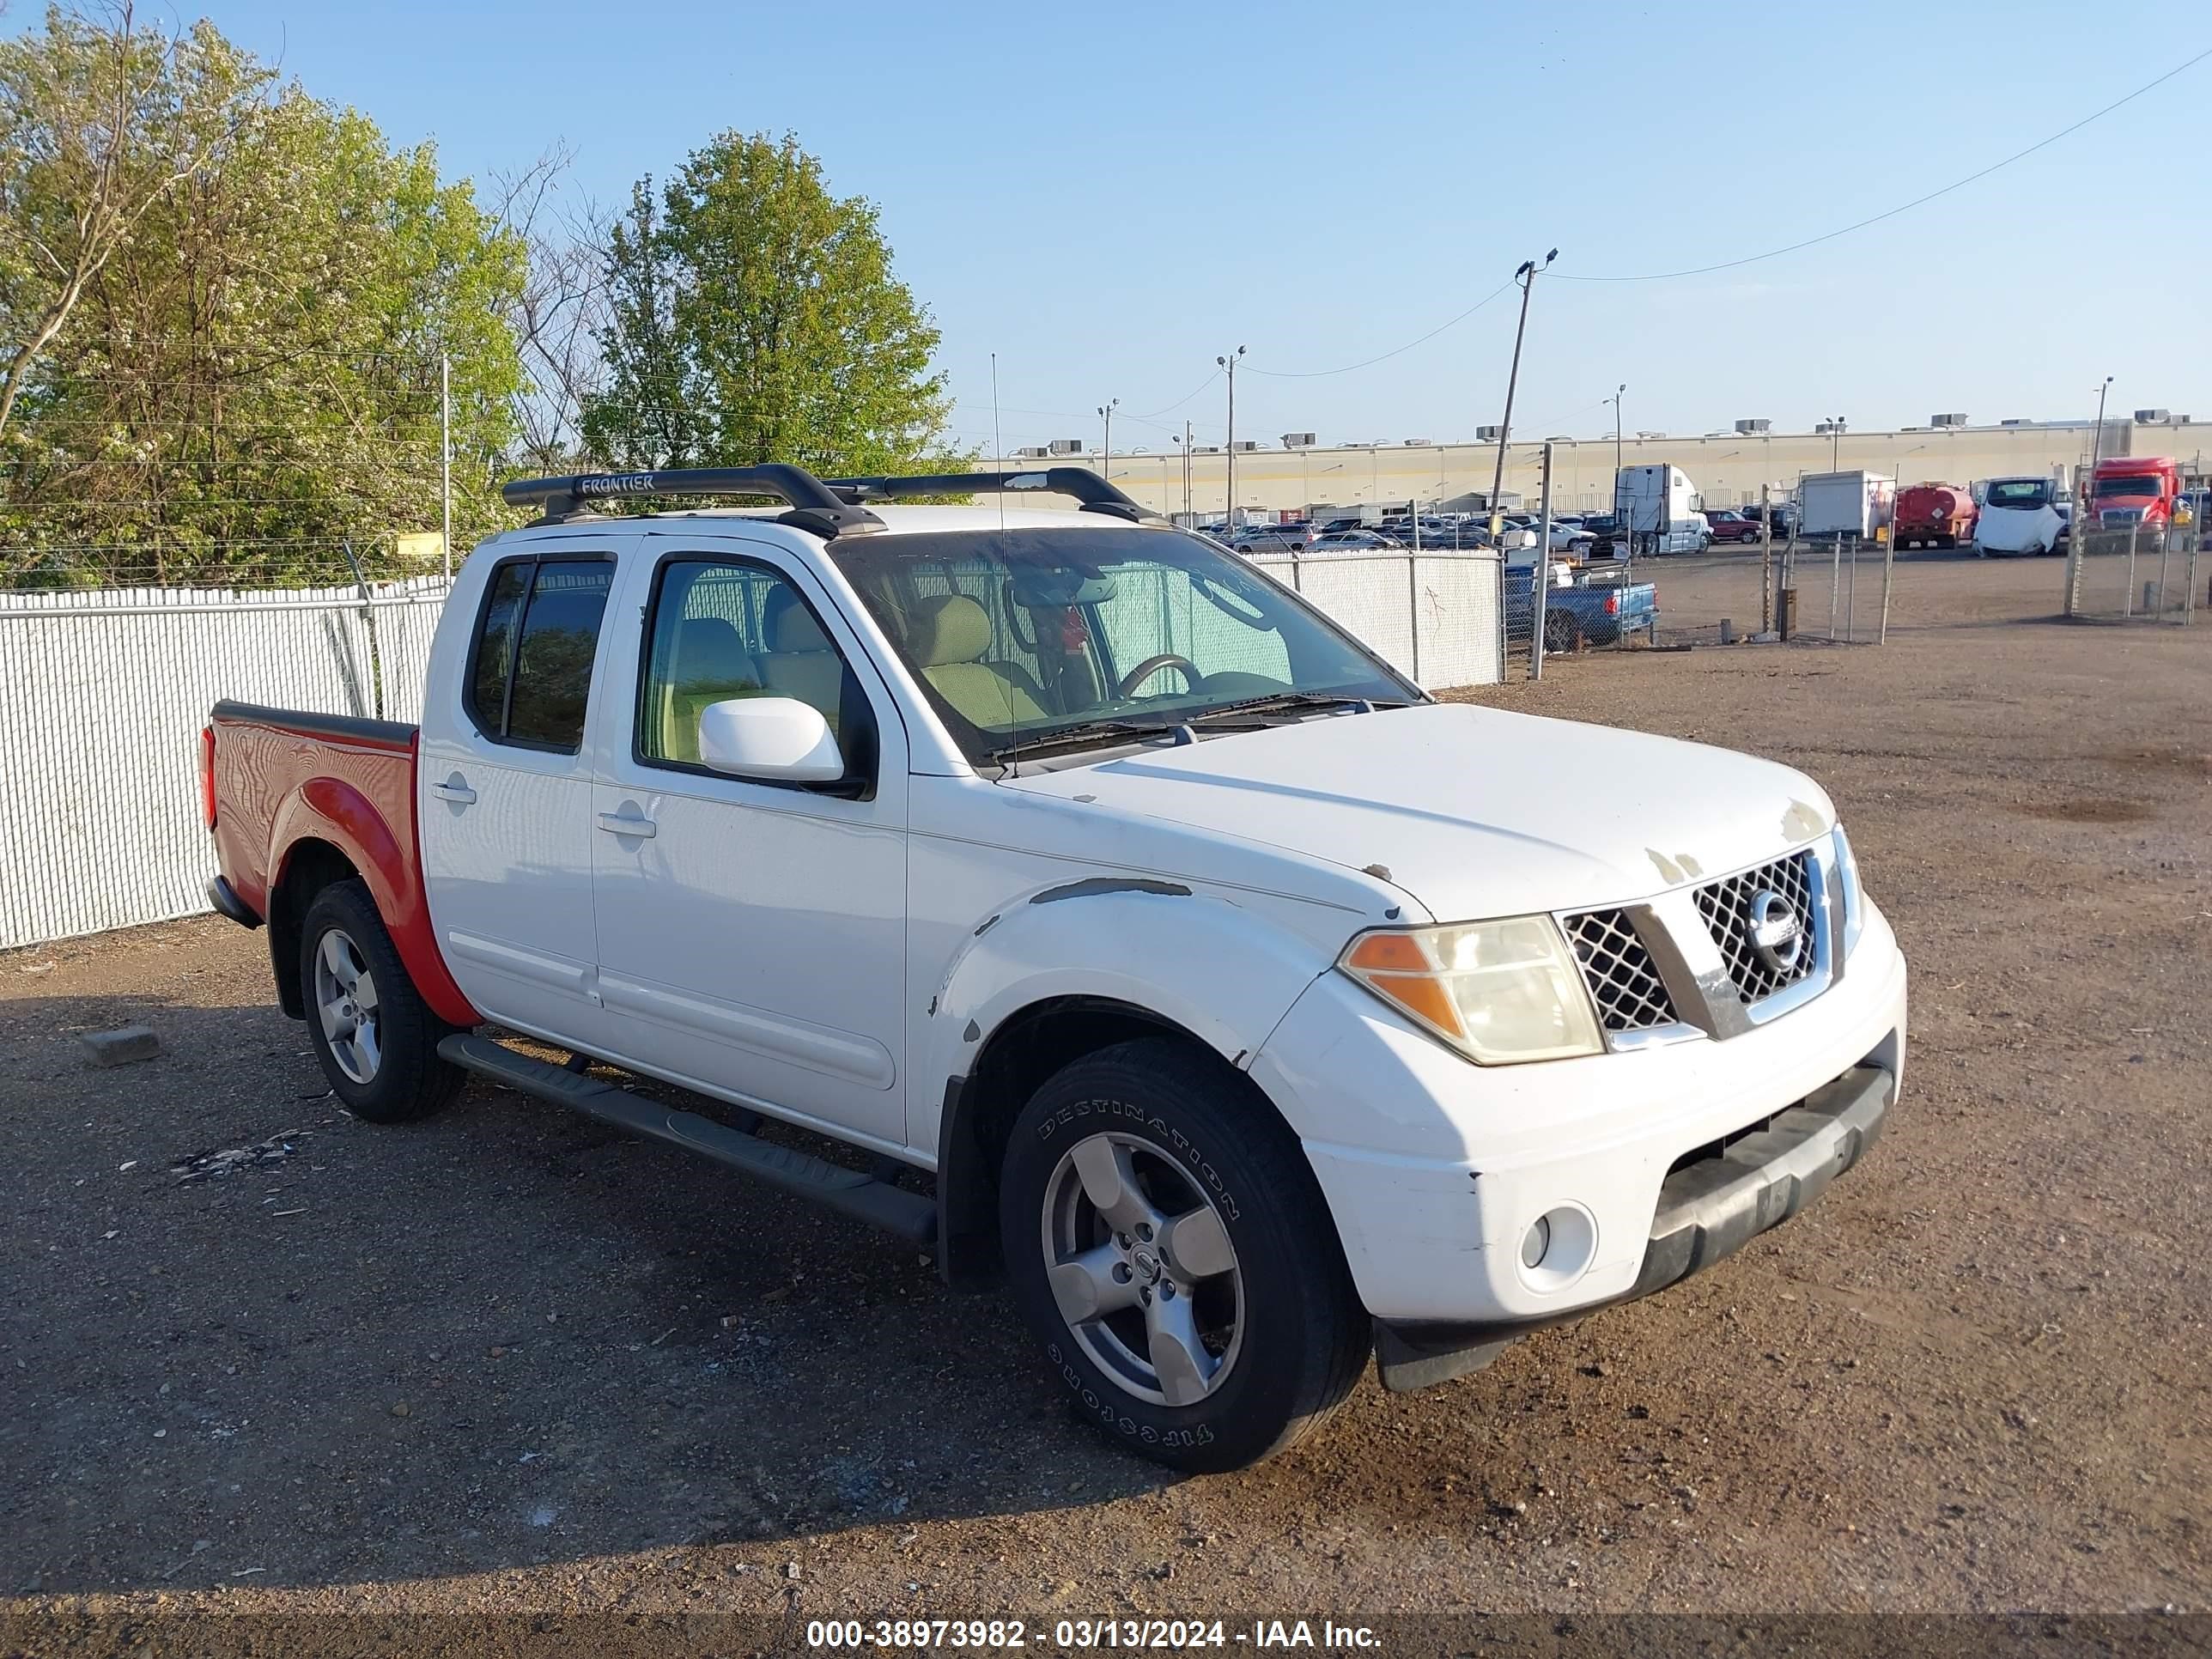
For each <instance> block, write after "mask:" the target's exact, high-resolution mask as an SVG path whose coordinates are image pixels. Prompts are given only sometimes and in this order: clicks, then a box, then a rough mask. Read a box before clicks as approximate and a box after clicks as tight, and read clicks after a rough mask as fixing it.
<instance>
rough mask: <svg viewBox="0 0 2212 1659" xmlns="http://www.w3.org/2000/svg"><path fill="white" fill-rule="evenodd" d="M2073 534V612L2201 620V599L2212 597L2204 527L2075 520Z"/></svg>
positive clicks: (2134, 619)
mask: <svg viewBox="0 0 2212 1659" xmlns="http://www.w3.org/2000/svg"><path fill="white" fill-rule="evenodd" d="M2076 499H2077V500H2078V499H2079V498H2078V497H2077V498H2076ZM2069 539H2070V540H2071V541H2072V543H2073V547H2072V549H2071V550H2070V552H2069V555H2068V556H2067V561H2066V606H2065V614H2066V615H2068V616H2069V617H2075V618H2076V619H2078V620H2081V621H2083V622H2111V623H2178V624H2182V625H2186V624H2189V623H2194V622H2195V621H2196V620H2197V606H2198V605H2200V604H2203V603H2207V602H2212V593H2208V592H2206V586H2207V581H2208V579H2212V549H2208V548H2207V547H2206V545H2205V542H2206V534H2205V532H2204V530H2203V527H2202V526H2197V525H2194V524H2191V525H2175V524H2173V523H2172V522H2171V521H2170V520H2166V521H2161V522H2158V523H2154V524H2148V525H2146V524H2142V523H2140V522H2138V523H2135V524H2130V525H2128V526H2124V527H2121V526H2112V527H2111V528H2105V527H2101V526H2100V527H2091V526H2087V525H2077V526H2075V530H2074V532H2072V535H2071V537H2070V538H2069Z"/></svg>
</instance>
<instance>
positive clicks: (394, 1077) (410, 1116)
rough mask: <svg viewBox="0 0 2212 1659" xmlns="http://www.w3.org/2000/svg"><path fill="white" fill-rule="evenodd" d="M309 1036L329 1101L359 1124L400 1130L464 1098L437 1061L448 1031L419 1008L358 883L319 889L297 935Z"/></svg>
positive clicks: (455, 1078)
mask: <svg viewBox="0 0 2212 1659" xmlns="http://www.w3.org/2000/svg"><path fill="white" fill-rule="evenodd" d="M300 993H301V1002H302V1004H303V1005H304V1006H306V1008H307V1035H308V1036H309V1037H310V1039H311V1040H312V1041H313V1043H314V1045H315V1058H316V1059H317V1060H319V1061H321V1062H322V1067H323V1075H324V1076H325V1077H326V1078H328V1079H330V1084H331V1092H332V1093H333V1094H335V1095H337V1097H338V1098H339V1099H340V1100H342V1101H343V1102H344V1103H345V1107H346V1109H347V1110H348V1111H349V1112H351V1113H352V1114H353V1115H355V1116H356V1117H358V1118H363V1119H366V1120H367V1121H369V1122H371V1123H406V1122H410V1121H413V1120H415V1119H416V1118H422V1117H428V1116H429V1115H430V1114H431V1113H433V1112H435V1111H436V1110H438V1109H440V1108H441V1107H443V1106H445V1105H447V1104H448V1103H450V1102H451V1101H452V1100H453V1097H454V1096H456V1095H458V1094H459V1093H460V1091H461V1087H462V1085H463V1084H465V1082H466V1081H467V1080H468V1078H467V1073H464V1072H463V1071H462V1070H461V1069H460V1068H459V1066H448V1065H447V1063H446V1062H445V1061H444V1060H441V1059H439V1058H438V1042H439V1039H441V1037H444V1036H447V1035H448V1034H449V1033H450V1032H451V1030H452V1029H453V1028H452V1027H451V1026H448V1025H447V1024H446V1023H445V1022H444V1021H442V1020H441V1019H440V1018H438V1017H437V1016H436V1015H435V1014H434V1013H432V1012H430V1010H429V1008H428V1006H427V1005H426V1004H425V1003H424V1002H423V1000H422V994H421V993H420V992H418V991H416V988H415V981H413V980H411V979H410V978H409V977H408V976H407V969H406V966H405V964H404V963H402V962H401V961H400V960H399V951H398V947H397V946H395V945H393V944H392V935H391V934H390V933H387V932H386V930H385V926H384V919H383V918H382V917H381V916H380V915H378V914H377V911H376V901H375V900H374V899H373V898H372V897H370V896H369V891H368V887H367V885H366V884H363V883H362V882H360V881H358V880H355V881H341V882H337V883H334V884H331V886H328V887H325V888H324V889H323V890H322V891H321V892H319V893H318V894H317V895H316V896H315V901H314V902H313V904H310V905H309V906H308V907H307V919H306V921H305V922H304V924H303V925H302V926H301V930H300Z"/></svg>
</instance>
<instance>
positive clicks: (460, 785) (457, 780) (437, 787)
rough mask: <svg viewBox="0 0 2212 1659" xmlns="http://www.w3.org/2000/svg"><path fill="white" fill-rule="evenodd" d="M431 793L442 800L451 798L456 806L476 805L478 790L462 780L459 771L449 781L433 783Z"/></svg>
mask: <svg viewBox="0 0 2212 1659" xmlns="http://www.w3.org/2000/svg"><path fill="white" fill-rule="evenodd" d="M430 793H432V794H434V795H435V796H436V797H437V798H438V799H440V800H449V801H451V802H453V805H456V806H474V805H476V804H477V792H476V791H475V790H473V789H471V788H470V787H468V785H467V784H465V783H464V782H462V781H461V777H460V774H459V773H458V772H456V773H455V774H454V775H453V777H452V778H451V779H450V780H449V781H447V782H444V783H434V784H432V785H431V786H430Z"/></svg>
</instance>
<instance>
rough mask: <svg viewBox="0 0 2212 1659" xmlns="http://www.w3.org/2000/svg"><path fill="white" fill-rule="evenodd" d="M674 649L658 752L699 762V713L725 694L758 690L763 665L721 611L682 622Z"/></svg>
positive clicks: (755, 693)
mask: <svg viewBox="0 0 2212 1659" xmlns="http://www.w3.org/2000/svg"><path fill="white" fill-rule="evenodd" d="M670 654H671V661H670V663H669V665H668V678H667V681H666V683H665V684H664V685H663V686H662V688H661V693H660V757H661V758H662V759H664V760H672V761H684V762H686V763H691V764H694V765H696V763H697V762H698V759H699V716H700V714H702V713H703V712H704V711H705V709H706V708H707V707H708V704H710V703H717V702H722V701H724V700H725V699H726V698H729V697H757V696H760V694H761V691H762V690H763V681H762V678H761V671H760V665H759V664H757V662H755V661H754V660H753V656H752V653H750V651H748V650H746V649H745V647H744V641H743V640H742V639H740V638H739V637H738V630H737V627H736V625H735V624H734V623H730V622H728V621H726V620H725V619H724V618H722V617H692V618H691V619H690V621H689V622H685V623H678V626H677V629H676V648H675V650H674V651H673V652H672V653H670Z"/></svg>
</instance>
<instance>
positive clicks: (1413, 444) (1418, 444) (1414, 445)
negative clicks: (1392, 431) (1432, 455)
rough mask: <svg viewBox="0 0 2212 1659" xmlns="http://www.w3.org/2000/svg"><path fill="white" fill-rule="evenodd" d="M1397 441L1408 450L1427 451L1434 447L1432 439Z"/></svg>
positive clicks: (1403, 439)
mask: <svg viewBox="0 0 2212 1659" xmlns="http://www.w3.org/2000/svg"><path fill="white" fill-rule="evenodd" d="M1398 441H1399V442H1400V443H1401V444H1403V445H1405V447H1407V448H1408V449H1428V448H1431V447H1434V445H1435V440H1434V439H1432V438H1401V439H1399V440H1398Z"/></svg>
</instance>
